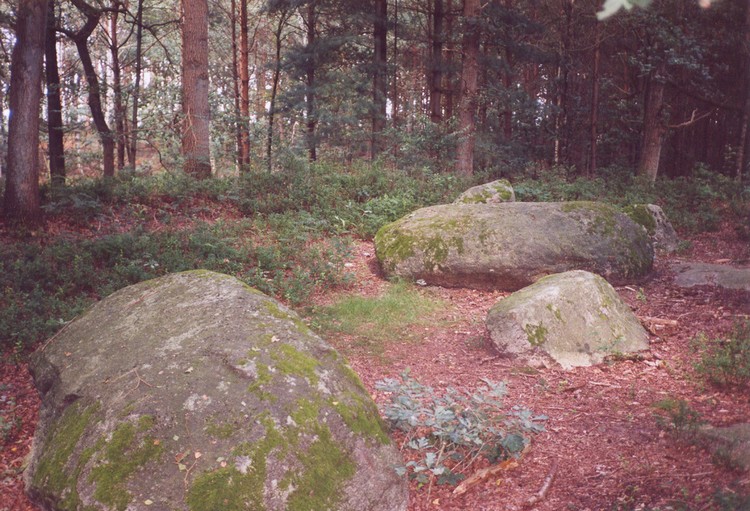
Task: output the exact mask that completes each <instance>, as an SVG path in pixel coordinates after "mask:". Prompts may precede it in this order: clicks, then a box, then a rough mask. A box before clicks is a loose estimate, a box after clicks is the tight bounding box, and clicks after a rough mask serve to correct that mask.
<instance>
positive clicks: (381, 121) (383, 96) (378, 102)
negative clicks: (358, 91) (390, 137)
mask: <svg viewBox="0 0 750 511" xmlns="http://www.w3.org/2000/svg"><path fill="white" fill-rule="evenodd" d="M373 35H374V40H375V52H374V56H373V79H372V102H373V114H372V139H371V143H370V147H371V149H370V157H371V158H372V159H373V160H374V159H375V158H377V156H378V154H380V152H381V151H382V150H383V145H384V144H383V140H382V139H383V131H384V130H385V122H386V102H387V98H388V55H387V52H388V0H375V23H374V28H373Z"/></svg>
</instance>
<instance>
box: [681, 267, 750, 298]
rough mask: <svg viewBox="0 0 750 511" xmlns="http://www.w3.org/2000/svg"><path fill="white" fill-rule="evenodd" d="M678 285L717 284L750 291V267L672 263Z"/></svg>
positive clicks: (727, 287) (686, 286) (685, 286)
mask: <svg viewBox="0 0 750 511" xmlns="http://www.w3.org/2000/svg"><path fill="white" fill-rule="evenodd" d="M672 269H673V270H674V272H675V278H674V283H675V285H677V286H678V287H682V288H691V287H696V286H715V287H720V288H723V289H730V290H734V291H746V292H748V293H750V268H736V267H734V266H729V265H726V264H711V263H677V264H673V265H672Z"/></svg>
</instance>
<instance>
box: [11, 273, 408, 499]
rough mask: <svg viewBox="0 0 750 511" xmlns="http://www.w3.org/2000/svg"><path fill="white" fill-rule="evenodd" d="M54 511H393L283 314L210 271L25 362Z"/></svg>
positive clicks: (349, 377)
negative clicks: (35, 393)
mask: <svg viewBox="0 0 750 511" xmlns="http://www.w3.org/2000/svg"><path fill="white" fill-rule="evenodd" d="M32 372H33V375H34V379H35V383H36V385H37V387H38V388H39V391H40V392H41V394H42V398H43V402H42V408H41V412H40V420H39V425H38V427H37V431H36V435H35V437H34V445H33V450H32V457H31V462H30V465H29V468H28V470H27V472H26V483H27V491H28V493H29V495H30V496H31V498H32V500H33V501H35V502H36V503H37V504H39V505H40V506H41V507H42V508H43V509H54V510H61V509H65V510H84V509H85V510H87V511H89V510H118V511H124V510H128V511H138V510H146V509H148V510H160V511H167V510H170V511H172V510H192V511H216V510H220V509H221V510H266V509H267V510H284V509H289V510H294V509H304V510H351V511H355V510H361V509H372V510H383V511H386V510H388V511H390V510H405V509H406V506H407V487H406V481H405V480H404V479H403V478H400V477H398V476H397V475H396V473H395V471H394V469H393V466H394V465H398V464H400V463H401V461H400V455H399V453H398V451H397V450H396V448H395V447H394V446H393V445H391V444H390V442H389V439H388V437H387V436H386V434H385V432H384V430H383V427H382V424H381V422H380V420H379V416H378V412H377V409H376V407H375V405H374V404H373V402H372V400H371V398H370V396H369V395H368V393H367V392H366V390H365V389H364V388H363V387H362V385H361V383H360V381H359V379H358V378H357V376H356V375H355V374H354V373H353V372H352V370H351V369H350V368H349V367H348V366H347V365H346V363H345V362H344V360H342V358H341V357H340V356H339V354H338V353H337V352H336V351H335V350H334V349H332V348H331V347H330V346H329V345H327V344H326V343H325V342H323V341H322V340H321V339H320V338H319V337H317V336H316V335H315V334H313V333H312V332H311V331H310V330H309V329H308V328H307V327H306V326H305V324H304V323H303V322H302V321H300V319H299V318H298V317H297V316H296V315H295V314H294V313H293V312H291V311H289V310H288V309H286V308H285V307H283V306H282V305H280V304H279V303H277V302H276V301H275V300H273V299H271V298H269V297H267V296H265V295H263V294H262V293H260V292H258V291H256V290H254V289H252V288H250V287H248V286H246V285H244V284H243V283H242V282H240V281H238V280H236V279H234V278H232V277H228V276H226V275H220V274H216V273H211V272H205V271H197V272H186V273H179V274H173V275H169V276H166V277H163V278H160V279H156V280H152V281H148V282H143V283H140V284H138V285H135V286H130V287H128V288H125V289H122V290H120V291H118V292H117V293H115V294H113V295H111V296H110V297H108V298H107V299H105V300H103V301H102V302H100V303H98V304H97V305H96V306H94V307H93V308H92V309H91V310H89V311H88V312H87V313H85V314H84V315H83V316H82V317H80V318H79V319H77V320H76V321H75V322H73V323H72V324H70V325H69V326H68V327H67V328H66V329H65V330H63V331H62V332H61V333H60V334H59V335H57V337H56V338H54V339H53V340H52V341H50V342H49V344H48V345H46V346H45V347H44V348H42V349H41V350H40V352H39V353H38V354H37V355H36V357H35V359H34V360H33V363H32Z"/></svg>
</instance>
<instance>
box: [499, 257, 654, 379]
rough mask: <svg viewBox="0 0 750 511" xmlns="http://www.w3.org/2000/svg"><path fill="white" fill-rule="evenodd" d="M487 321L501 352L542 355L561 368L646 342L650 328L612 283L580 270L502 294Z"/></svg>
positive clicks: (588, 362) (594, 361) (643, 346)
mask: <svg viewBox="0 0 750 511" xmlns="http://www.w3.org/2000/svg"><path fill="white" fill-rule="evenodd" d="M486 324H487V331H488V332H489V334H490V338H491V339H492V342H493V344H494V345H495V347H496V348H497V349H498V350H499V351H500V353H503V354H507V355H512V356H519V357H521V358H527V359H533V358H536V357H537V356H540V355H542V356H545V357H550V358H552V359H553V360H554V361H555V362H557V363H558V364H560V365H561V366H562V367H563V368H564V369H571V368H573V367H580V366H590V365H593V364H597V363H600V362H602V361H603V360H604V358H605V357H606V356H608V355H613V354H624V353H632V352H637V351H641V350H644V349H647V348H648V333H647V332H646V331H645V330H644V329H643V327H642V326H641V324H640V322H639V321H638V318H636V317H635V315H634V314H633V312H632V311H631V310H630V307H628V305H627V304H625V303H624V302H623V301H622V300H621V299H620V297H619V296H618V295H617V292H616V291H615V290H614V288H613V287H612V286H611V285H610V284H609V283H608V282H607V281H606V280H604V279H603V278H601V277H600V276H598V275H595V274H593V273H589V272H585V271H579V270H578V271H569V272H565V273H560V274H556V275H550V276H548V277H544V278H543V279H540V280H539V281H538V282H536V283H534V284H532V285H530V286H528V287H525V288H523V289H521V290H520V291H516V292H515V293H513V294H511V295H510V296H508V297H506V298H503V299H502V300H500V301H499V302H497V303H496V304H495V305H494V306H493V307H492V309H490V312H489V313H488V315H487V322H486Z"/></svg>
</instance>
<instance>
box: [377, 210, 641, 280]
mask: <svg viewBox="0 0 750 511" xmlns="http://www.w3.org/2000/svg"><path fill="white" fill-rule="evenodd" d="M375 250H376V254H377V257H378V259H379V261H380V263H381V266H382V268H383V271H384V272H385V274H386V275H388V276H399V277H404V278H408V279H414V280H416V279H422V280H424V281H425V282H427V283H429V284H437V285H444V286H457V287H473V288H480V289H502V290H508V291H514V290H516V289H520V288H522V287H524V286H527V285H529V284H531V283H532V282H534V281H535V280H537V279H538V278H540V277H543V276H545V275H550V274H553V273H560V272H564V271H568V270H587V271H592V272H595V273H598V274H600V275H603V276H604V277H606V278H607V279H608V280H609V281H610V282H613V283H627V282H633V281H637V280H639V279H640V278H641V277H643V276H645V275H647V274H648V273H649V272H650V270H651V265H652V263H653V247H652V245H651V241H650V239H649V237H648V235H647V234H646V232H645V231H644V229H642V228H641V227H640V226H639V225H638V224H636V223H635V222H633V221H632V220H631V219H630V218H628V217H627V216H626V215H625V214H623V213H621V212H618V211H617V210H616V209H615V208H613V207H612V206H609V205H607V204H603V203H598V202H557V203H549V202H545V203H530V202H508V203H504V204H462V205H453V204H449V205H442V206H432V207H429V208H423V209H420V210H417V211H415V212H414V213H412V214H410V215H408V216H406V217H404V218H402V219H400V220H398V221H396V222H394V223H391V224H388V225H385V226H383V227H382V228H381V229H380V230H379V231H378V233H377V235H376V236H375Z"/></svg>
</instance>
